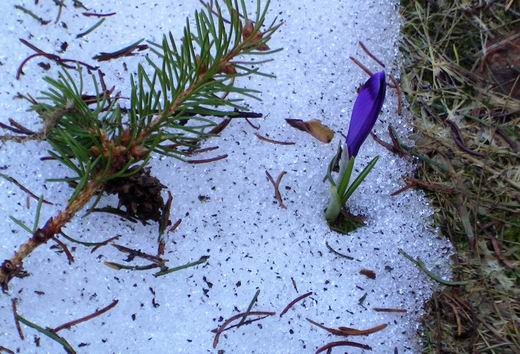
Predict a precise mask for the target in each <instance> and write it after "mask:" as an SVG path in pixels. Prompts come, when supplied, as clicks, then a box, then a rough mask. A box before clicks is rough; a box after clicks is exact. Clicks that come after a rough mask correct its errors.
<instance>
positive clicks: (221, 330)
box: [213, 311, 276, 348]
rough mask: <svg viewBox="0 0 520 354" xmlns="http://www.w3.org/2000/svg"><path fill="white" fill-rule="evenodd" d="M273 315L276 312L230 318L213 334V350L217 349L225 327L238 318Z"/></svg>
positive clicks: (243, 313) (254, 312)
mask: <svg viewBox="0 0 520 354" xmlns="http://www.w3.org/2000/svg"><path fill="white" fill-rule="evenodd" d="M274 315H276V312H267V311H251V312H242V313H239V314H236V315H234V316H231V317H230V318H228V319H227V320H225V321H224V323H222V325H221V326H220V327H219V328H218V329H217V332H216V333H215V338H214V339H213V348H216V347H217V345H218V341H219V339H220V335H221V334H222V332H224V330H225V329H226V327H227V326H228V325H229V324H231V323H232V322H233V321H236V320H238V319H239V318H242V317H248V316H274Z"/></svg>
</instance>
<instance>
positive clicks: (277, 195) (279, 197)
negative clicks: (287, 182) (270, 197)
mask: <svg viewBox="0 0 520 354" xmlns="http://www.w3.org/2000/svg"><path fill="white" fill-rule="evenodd" d="M265 174H266V176H267V179H268V180H269V181H270V182H271V183H272V184H273V187H274V197H275V198H276V200H278V203H279V204H280V207H281V208H282V209H287V207H286V206H285V204H284V202H283V198H282V193H280V182H282V178H283V176H285V175H286V174H287V172H285V171H282V172H280V174H279V175H278V178H276V182H275V180H274V178H273V176H271V174H270V173H269V172H268V171H265Z"/></svg>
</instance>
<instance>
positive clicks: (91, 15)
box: [82, 12, 116, 17]
mask: <svg viewBox="0 0 520 354" xmlns="http://www.w3.org/2000/svg"><path fill="white" fill-rule="evenodd" d="M115 14H116V12H109V13H106V14H97V13H95V12H83V13H82V15H83V16H87V17H109V16H114V15H115Z"/></svg>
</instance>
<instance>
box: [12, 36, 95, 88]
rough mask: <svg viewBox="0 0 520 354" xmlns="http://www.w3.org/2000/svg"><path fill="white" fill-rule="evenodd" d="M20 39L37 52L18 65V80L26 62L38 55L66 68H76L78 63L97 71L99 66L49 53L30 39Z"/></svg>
mask: <svg viewBox="0 0 520 354" xmlns="http://www.w3.org/2000/svg"><path fill="white" fill-rule="evenodd" d="M19 40H20V42H22V44H24V45H25V46H27V47H29V48H30V49H32V50H33V51H35V52H36V53H35V54H32V55H30V56H28V57H27V58H25V59H24V60H23V61H22V63H21V64H20V66H19V67H18V70H17V71H16V79H17V80H19V79H20V77H21V76H22V75H23V74H24V72H23V67H24V66H25V64H27V62H29V60H31V59H33V58H36V57H38V56H42V57H45V58H47V59H49V60H52V61H54V62H56V63H57V64H59V65H61V66H63V67H64V68H67V69H75V68H76V65H82V66H84V67H85V68H87V69H88V70H89V71H95V70H97V69H98V67H97V66H92V65H89V64H87V63H85V62H83V61H80V60H74V59H64V58H62V57H60V56H59V55H56V54H51V53H47V52H45V51H43V50H41V49H40V48H38V47H36V46H35V45H34V44H31V43H30V42H29V41H26V40H25V39H23V38H20V39H19ZM70 63H72V64H75V65H72V64H70Z"/></svg>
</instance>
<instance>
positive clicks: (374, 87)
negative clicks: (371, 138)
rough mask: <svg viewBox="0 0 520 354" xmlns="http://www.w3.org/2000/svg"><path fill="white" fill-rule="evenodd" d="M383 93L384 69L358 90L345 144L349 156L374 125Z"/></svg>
mask: <svg viewBox="0 0 520 354" xmlns="http://www.w3.org/2000/svg"><path fill="white" fill-rule="evenodd" d="M385 94H386V80H385V73H384V71H381V72H378V73H375V74H373V75H372V76H371V77H370V79H368V81H367V82H365V84H364V85H363V86H362V87H361V89H360V90H359V94H358V97H357V99H356V102H355V103H354V108H353V109H352V117H351V118H350V125H349V128H348V134H347V142H346V144H347V149H348V155H349V158H352V157H355V156H356V155H357V153H358V151H359V148H360V147H361V145H362V144H363V142H364V141H365V139H366V138H367V137H368V134H370V131H371V130H372V128H373V127H374V124H375V123H376V120H377V117H378V116H379V112H380V111H381V107H382V106H383V102H384V100H385Z"/></svg>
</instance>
